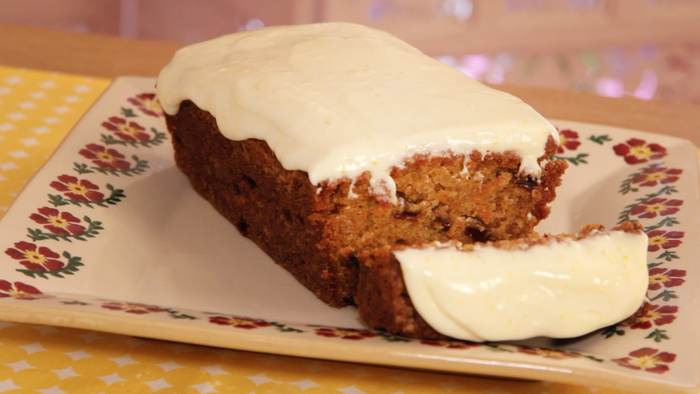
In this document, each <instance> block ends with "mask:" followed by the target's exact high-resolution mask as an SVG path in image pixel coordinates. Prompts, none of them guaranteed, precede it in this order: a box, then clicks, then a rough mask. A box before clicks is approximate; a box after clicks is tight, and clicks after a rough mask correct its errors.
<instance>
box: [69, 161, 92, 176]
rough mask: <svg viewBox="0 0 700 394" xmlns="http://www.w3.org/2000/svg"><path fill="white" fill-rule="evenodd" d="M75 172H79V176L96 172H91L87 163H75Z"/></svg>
mask: <svg viewBox="0 0 700 394" xmlns="http://www.w3.org/2000/svg"><path fill="white" fill-rule="evenodd" d="M73 170H74V171H75V172H77V173H78V174H90V173H93V172H95V171H93V170H91V169H89V168H88V166H87V164H85V163H82V164H80V163H73Z"/></svg>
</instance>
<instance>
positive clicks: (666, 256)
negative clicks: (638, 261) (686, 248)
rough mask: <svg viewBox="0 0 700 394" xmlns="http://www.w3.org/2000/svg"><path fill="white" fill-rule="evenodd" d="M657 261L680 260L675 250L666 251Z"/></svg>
mask: <svg viewBox="0 0 700 394" xmlns="http://www.w3.org/2000/svg"><path fill="white" fill-rule="evenodd" d="M656 258H657V259H664V260H666V261H671V260H673V259H679V258H680V257H678V255H677V254H676V251H675V250H666V251H664V252H663V253H661V254H660V255H658V256H657V257H656Z"/></svg>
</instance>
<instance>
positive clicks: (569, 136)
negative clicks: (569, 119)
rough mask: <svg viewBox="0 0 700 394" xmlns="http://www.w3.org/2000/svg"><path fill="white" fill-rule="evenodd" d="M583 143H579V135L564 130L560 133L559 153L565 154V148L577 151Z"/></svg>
mask: <svg viewBox="0 0 700 394" xmlns="http://www.w3.org/2000/svg"><path fill="white" fill-rule="evenodd" d="M579 145H581V142H580V141H578V133H577V132H575V131H573V130H562V131H560V132H559V148H558V149H557V153H564V148H566V149H568V150H576V148H578V146H579Z"/></svg>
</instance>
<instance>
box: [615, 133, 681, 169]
mask: <svg viewBox="0 0 700 394" xmlns="http://www.w3.org/2000/svg"><path fill="white" fill-rule="evenodd" d="M613 150H614V151H615V154H616V155H618V156H623V157H624V158H625V162H627V164H639V163H646V162H647V161H649V160H656V159H660V158H662V157H664V156H666V155H667V154H668V153H667V152H666V148H664V147H663V146H661V145H659V144H647V143H646V141H644V140H640V139H637V138H632V139H629V140H627V142H626V143H624V144H617V145H615V146H614V147H613Z"/></svg>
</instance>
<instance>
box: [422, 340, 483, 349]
mask: <svg viewBox="0 0 700 394" xmlns="http://www.w3.org/2000/svg"><path fill="white" fill-rule="evenodd" d="M420 343H421V344H423V345H428V346H436V347H446V348H448V349H469V348H472V347H478V346H481V344H479V343H474V342H463V341H439V340H434V341H428V340H424V341H420Z"/></svg>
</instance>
